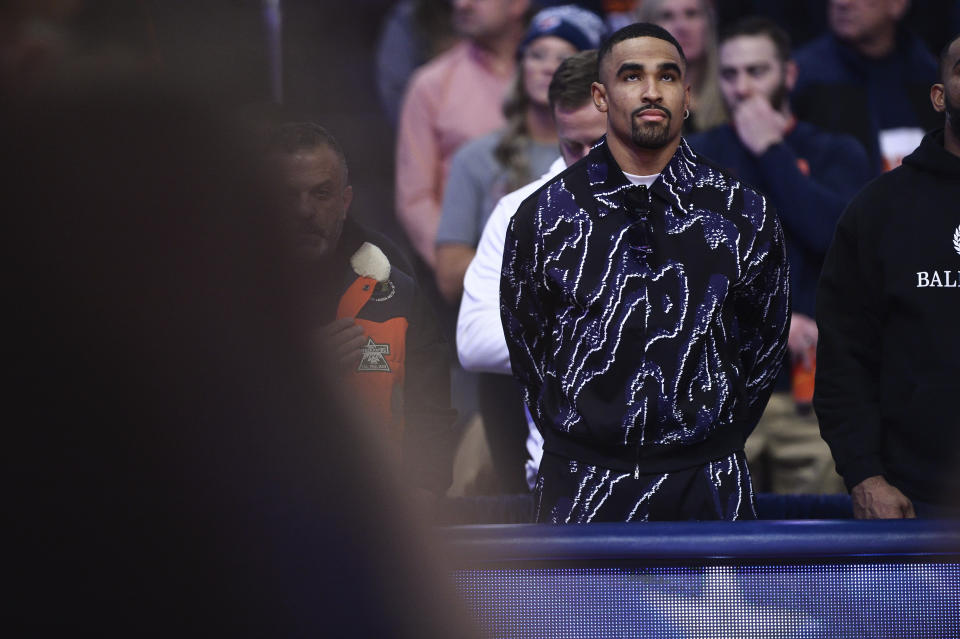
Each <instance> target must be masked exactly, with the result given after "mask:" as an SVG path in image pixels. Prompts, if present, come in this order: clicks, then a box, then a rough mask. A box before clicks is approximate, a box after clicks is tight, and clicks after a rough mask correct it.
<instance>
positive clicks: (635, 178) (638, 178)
mask: <svg viewBox="0 0 960 639" xmlns="http://www.w3.org/2000/svg"><path fill="white" fill-rule="evenodd" d="M623 175H624V177H626V178H627V179H628V180H629V181H630V184H635V185H641V184H642V185H643V186H645V187H647V188H650V185H651V184H653V183H654V182H656V181H657V178H658V177H660V174H659V173H654V174H653V175H634V174H633V173H627V172H626V171H624V172H623Z"/></svg>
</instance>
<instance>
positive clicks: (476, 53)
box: [396, 0, 530, 269]
mask: <svg viewBox="0 0 960 639" xmlns="http://www.w3.org/2000/svg"><path fill="white" fill-rule="evenodd" d="M529 5H530V0H453V22H454V27H455V28H456V30H457V32H458V33H459V34H460V35H461V36H463V38H464V40H463V42H461V43H460V44H458V45H456V46H454V47H453V48H452V49H450V50H449V51H447V52H446V53H444V54H442V55H440V56H438V57H437V58H436V59H434V60H432V61H431V62H429V63H427V64H426V65H424V66H423V67H421V68H420V69H419V70H417V72H416V73H415V74H414V76H413V78H412V79H411V81H410V86H409V88H408V89H407V95H406V97H405V98H404V102H403V108H402V110H401V113H400V125H399V133H398V138H397V176H396V177H397V179H396V188H397V218H398V219H399V221H400V224H401V225H402V226H403V228H404V230H405V231H406V233H407V237H408V238H409V239H410V243H411V244H412V245H413V247H414V249H415V250H416V252H417V254H418V255H419V257H420V258H421V259H422V260H423V261H424V262H426V264H427V265H429V266H430V268H431V269H432V268H433V267H434V263H435V256H434V239H435V237H436V234H437V225H438V224H439V222H440V206H441V202H442V199H443V184H444V182H445V181H446V177H447V170H448V169H449V163H450V159H451V157H452V156H453V153H454V151H456V150H457V148H459V147H460V145H461V144H463V143H464V142H466V141H468V140H470V139H472V138H475V137H477V136H480V135H484V134H486V133H490V132H491V131H494V130H495V129H497V128H498V127H500V126H502V125H503V122H504V121H503V113H502V112H501V103H502V102H503V97H504V95H505V94H506V92H507V88H508V86H509V83H510V79H511V78H512V77H513V73H514V70H515V65H516V51H517V45H518V44H519V43H520V41H521V40H522V38H523V35H524V29H525V22H526V17H527V12H528V9H529Z"/></svg>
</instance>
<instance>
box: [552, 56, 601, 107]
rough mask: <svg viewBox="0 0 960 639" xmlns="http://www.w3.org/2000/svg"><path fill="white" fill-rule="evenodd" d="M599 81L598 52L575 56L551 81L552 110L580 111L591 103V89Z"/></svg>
mask: <svg viewBox="0 0 960 639" xmlns="http://www.w3.org/2000/svg"><path fill="white" fill-rule="evenodd" d="M597 80H598V75H597V50H596V49H587V50H586V51H581V52H579V53H575V54H573V55H572V56H570V57H569V58H567V59H566V60H564V61H563V62H561V63H560V66H559V67H557V70H556V71H554V73H553V79H551V80H550V88H549V90H548V92H547V96H548V97H549V99H550V109H551V110H553V109H556V108H557V107H561V108H564V109H579V108H580V107H582V106H583V105H584V104H586V103H587V102H589V101H590V98H591V89H590V87H591V86H592V85H593V83H594V82H597Z"/></svg>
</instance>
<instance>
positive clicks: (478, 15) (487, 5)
mask: <svg viewBox="0 0 960 639" xmlns="http://www.w3.org/2000/svg"><path fill="white" fill-rule="evenodd" d="M528 4H529V0H453V28H454V29H455V30H456V31H457V33H459V34H460V35H462V36H463V37H465V38H470V39H471V40H482V39H484V38H488V37H491V36H494V35H497V34H499V33H501V32H502V31H504V30H505V29H506V28H507V27H508V26H510V24H511V23H514V22H516V23H519V22H520V21H521V20H522V19H523V13H524V11H526V9H527V6H528Z"/></svg>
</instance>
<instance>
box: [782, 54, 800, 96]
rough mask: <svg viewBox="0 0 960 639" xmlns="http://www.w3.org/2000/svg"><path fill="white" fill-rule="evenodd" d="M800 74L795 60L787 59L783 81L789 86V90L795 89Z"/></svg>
mask: <svg viewBox="0 0 960 639" xmlns="http://www.w3.org/2000/svg"><path fill="white" fill-rule="evenodd" d="M798 74H799V69H798V68H797V63H796V62H794V61H793V60H787V62H786V64H785V65H784V66H783V82H784V84H785V85H786V87H787V91H793V87H795V86H796V85H797V75H798Z"/></svg>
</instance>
